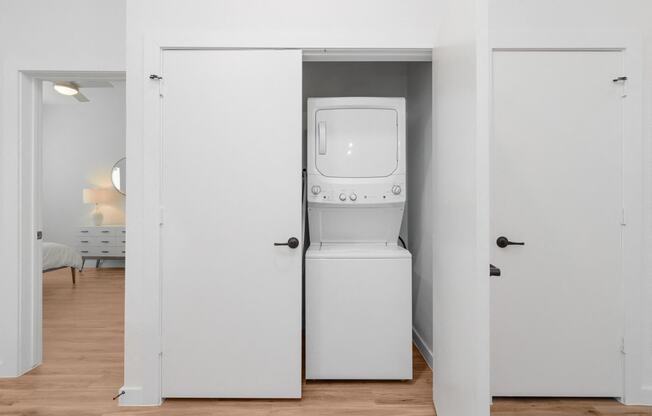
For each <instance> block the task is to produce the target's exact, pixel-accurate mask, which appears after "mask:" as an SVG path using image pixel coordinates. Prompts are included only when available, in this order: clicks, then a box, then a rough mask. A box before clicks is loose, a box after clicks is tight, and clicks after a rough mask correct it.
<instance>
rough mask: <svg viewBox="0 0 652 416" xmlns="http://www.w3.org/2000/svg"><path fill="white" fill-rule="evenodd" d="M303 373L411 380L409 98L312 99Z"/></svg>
mask: <svg viewBox="0 0 652 416" xmlns="http://www.w3.org/2000/svg"><path fill="white" fill-rule="evenodd" d="M307 118H308V120H307V140H308V153H307V159H308V160H307V173H308V201H307V203H308V225H309V231H310V247H309V248H308V250H307V251H306V282H305V289H306V298H305V302H306V378H307V379H399V380H401V379H411V378H412V288H411V280H412V277H411V275H412V260H411V255H410V253H409V251H407V250H406V249H405V248H402V247H400V246H399V245H398V237H399V231H400V229H401V222H402V219H403V214H404V208H405V200H406V191H405V188H406V186H405V184H406V160H405V159H406V151H405V150H406V143H405V141H406V127H405V123H406V120H405V119H406V117H405V99H404V98H375V97H374V98H352V97H344V98H339V97H337V98H310V99H308V111H307Z"/></svg>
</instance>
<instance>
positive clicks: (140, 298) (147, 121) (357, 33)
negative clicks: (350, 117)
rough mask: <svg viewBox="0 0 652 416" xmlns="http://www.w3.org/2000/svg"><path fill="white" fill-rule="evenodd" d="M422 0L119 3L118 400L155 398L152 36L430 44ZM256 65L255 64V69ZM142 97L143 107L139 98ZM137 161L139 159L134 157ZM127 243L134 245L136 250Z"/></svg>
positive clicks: (428, 12) (235, 41) (268, 43)
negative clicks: (123, 212) (122, 43)
mask: <svg viewBox="0 0 652 416" xmlns="http://www.w3.org/2000/svg"><path fill="white" fill-rule="evenodd" d="M438 3H439V1H432V0H401V1H399V0H359V1H355V2H351V1H346V0H335V1H329V2H317V1H311V0H278V1H273V2H270V1H262V0H259V1H255V2H243V1H240V0H218V1H215V0H199V1H194V2H192V7H188V4H187V3H184V4H181V3H179V2H178V1H173V0H162V1H161V0H158V1H155V0H133V1H132V0H130V1H129V2H128V3H127V41H128V48H127V68H128V75H127V84H128V85H129V90H128V91H127V158H128V160H130V166H129V177H130V194H129V195H130V197H129V199H128V200H127V212H128V213H129V224H128V225H127V226H128V234H129V242H130V243H129V246H128V247H127V251H128V260H127V281H126V285H127V286H126V292H127V294H126V327H125V390H126V394H125V395H124V396H122V397H121V403H122V404H155V403H159V402H160V399H161V397H160V387H159V385H160V374H159V370H160V358H159V352H160V334H159V328H160V326H159V315H160V314H159V299H158V297H157V293H159V286H158V270H157V256H158V249H157V244H158V222H157V220H156V218H145V217H143V213H144V212H157V211H158V206H159V202H158V199H157V198H158V197H157V195H156V194H155V193H154V192H153V191H155V190H156V189H157V186H158V177H157V176H156V167H157V166H158V164H157V162H158V161H157V157H156V155H155V154H152V153H151V150H152V149H156V148H157V147H156V146H157V145H156V143H157V140H158V137H157V133H156V127H155V126H156V123H157V121H156V120H157V117H158V115H157V113H156V110H154V109H151V106H150V104H151V105H153V106H154V107H155V106H156V101H153V100H155V99H156V97H157V94H158V84H157V83H156V82H153V81H150V80H148V79H147V75H148V74H150V73H156V72H158V71H160V67H159V62H160V61H159V60H158V52H157V51H156V50H155V44H156V43H162V44H166V45H173V44H176V45H181V44H183V43H186V44H188V42H194V44H195V45H197V44H201V45H204V46H220V45H221V46H231V47H238V46H240V47H244V46H252V47H295V48H302V47H317V48H324V47H326V48H333V47H349V48H355V47H357V48H371V47H383V48H391V47H394V48H420V47H425V48H430V47H432V46H433V44H434V35H435V32H436V28H437V15H436V12H435V11H436V7H437V5H438ZM261 70H264V68H261ZM145 102H147V104H148V105H147V106H146V105H145ZM141 162H142V163H141ZM131 250H142V252H141V253H140V255H139V256H138V258H135V257H133V256H132V257H129V252H130V251H131Z"/></svg>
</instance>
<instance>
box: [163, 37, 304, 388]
mask: <svg viewBox="0 0 652 416" xmlns="http://www.w3.org/2000/svg"><path fill="white" fill-rule="evenodd" d="M163 82H164V83H165V84H164V85H165V93H164V98H163V149H164V154H163V159H164V162H163V195H162V201H163V207H164V225H163V227H162V242H161V244H162V247H161V250H162V309H163V313H162V322H163V324H162V337H163V341H162V342H163V356H162V368H163V375H162V377H163V384H162V389H163V396H164V397H244V398H263V397H270V398H271V397H279V398H280V397H288V398H292V397H300V396H301V257H302V249H301V246H299V247H298V248H294V249H293V248H291V247H289V246H287V245H286V246H275V245H274V243H275V242H287V241H288V239H289V238H290V237H296V238H301V237H302V234H301V206H302V201H301V146H302V142H301V52H300V51H297V50H283V51H280V50H246V51H244V50H169V51H165V52H164V53H163Z"/></svg>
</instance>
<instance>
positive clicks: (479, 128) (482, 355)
mask: <svg viewBox="0 0 652 416" xmlns="http://www.w3.org/2000/svg"><path fill="white" fill-rule="evenodd" d="M486 6H487V5H486V2H484V1H476V0H448V1H447V13H446V14H445V17H444V23H443V24H442V27H441V28H440V32H439V34H438V38H437V47H436V49H435V57H434V62H433V65H434V66H435V70H434V79H433V94H434V108H435V111H434V113H435V114H434V115H435V120H434V130H435V140H434V144H433V155H434V156H433V181H434V210H435V213H436V215H435V221H434V237H433V246H434V259H433V261H434V276H435V279H434V284H433V306H434V317H435V322H434V329H433V341H434V342H433V345H434V350H433V353H434V356H435V359H434V374H435V376H434V381H433V390H434V398H435V407H436V408H437V413H438V414H441V415H456V416H482V415H488V414H489V401H490V397H489V239H488V236H489V194H488V190H489V182H488V178H489V147H488V145H489V141H488V129H489V125H488V114H489V101H488V97H487V89H488V81H489V66H488V59H487V55H488V54H487V47H488V43H487V10H486Z"/></svg>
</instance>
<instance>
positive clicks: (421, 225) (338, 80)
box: [302, 57, 434, 404]
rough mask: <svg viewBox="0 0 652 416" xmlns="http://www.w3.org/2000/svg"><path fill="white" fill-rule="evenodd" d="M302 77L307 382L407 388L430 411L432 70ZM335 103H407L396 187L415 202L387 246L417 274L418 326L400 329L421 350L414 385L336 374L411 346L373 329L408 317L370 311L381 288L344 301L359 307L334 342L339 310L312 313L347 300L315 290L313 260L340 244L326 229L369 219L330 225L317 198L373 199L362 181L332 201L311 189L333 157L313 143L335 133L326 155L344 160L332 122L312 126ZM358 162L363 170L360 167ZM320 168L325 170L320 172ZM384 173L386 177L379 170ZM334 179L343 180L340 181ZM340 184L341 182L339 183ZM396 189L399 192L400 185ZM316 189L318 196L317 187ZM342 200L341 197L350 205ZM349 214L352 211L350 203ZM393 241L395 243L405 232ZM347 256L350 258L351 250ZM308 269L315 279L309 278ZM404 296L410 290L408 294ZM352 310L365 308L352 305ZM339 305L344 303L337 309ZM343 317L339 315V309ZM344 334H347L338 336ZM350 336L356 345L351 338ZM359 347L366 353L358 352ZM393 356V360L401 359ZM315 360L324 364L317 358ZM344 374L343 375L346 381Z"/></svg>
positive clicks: (388, 64)
mask: <svg viewBox="0 0 652 416" xmlns="http://www.w3.org/2000/svg"><path fill="white" fill-rule="evenodd" d="M304 59H305V57H304ZM302 77H303V103H302V106H303V116H302V120H303V168H304V172H306V175H304V189H305V193H306V195H307V199H308V202H307V204H306V207H305V208H306V221H307V223H306V224H305V225H306V226H305V236H304V241H305V244H304V249H305V250H306V256H305V257H307V258H304V276H303V288H304V296H303V300H304V305H303V309H304V314H303V316H304V337H305V338H304V339H305V341H304V349H305V359H304V361H303V362H304V367H305V368H304V374H305V381H304V382H305V383H306V384H307V386H309V388H310V390H315V389H317V390H318V389H319V388H320V386H326V385H331V383H332V382H333V380H335V382H336V383H343V384H344V385H347V386H348V385H354V384H355V383H366V384H370V385H371V386H377V387H378V388H379V389H384V388H387V389H389V390H393V391H394V393H393V394H396V391H397V390H395V389H396V388H399V389H403V388H404V387H405V386H407V387H408V389H404V390H400V391H402V392H403V393H401V400H407V399H408V398H409V397H412V396H413V395H414V397H423V398H424V404H425V403H426V402H427V403H431V397H432V370H431V368H432V328H433V322H432V318H433V312H432V295H433V293H432V290H433V281H432V279H433V264H432V253H433V245H432V232H433V230H432V225H433V216H434V212H433V189H432V187H433V181H432V137H433V136H432V63H431V62H417V61H410V62H408V61H405V62H402V61H366V62H354V61H318V62H315V61H304V62H303V74H302ZM327 97H340V98H342V97H348V98H349V100H348V101H347V100H344V101H342V102H349V103H352V104H350V105H351V106H356V105H358V104H359V103H360V102H362V103H364V102H367V101H365V100H367V99H370V100H368V102H369V103H371V104H372V106H373V105H375V104H373V103H378V102H381V103H382V101H378V100H373V99H375V98H387V99H389V100H387V102H398V103H400V100H399V101H396V100H395V99H397V98H399V99H400V98H402V99H404V105H405V121H404V128H405V148H404V149H405V150H404V151H405V154H399V155H398V156H397V159H400V158H404V159H405V160H404V163H405V176H404V178H401V177H399V178H397V179H396V181H403V180H404V181H405V182H401V185H404V189H403V192H404V194H405V199H404V205H403V207H402V208H401V209H402V218H401V219H400V229H398V227H397V229H396V232H397V233H398V235H397V237H398V238H396V241H388V242H387V245H388V246H389V245H392V244H395V245H396V246H398V247H399V248H405V249H406V250H408V251H409V253H410V254H411V264H410V265H411V273H408V275H410V274H411V276H408V277H409V278H410V279H411V280H410V281H409V295H411V301H409V302H406V303H405V305H404V306H403V307H408V308H411V310H410V311H409V313H408V317H409V319H408V320H409V321H411V322H407V321H408V320H403V321H401V322H399V323H397V325H399V327H397V331H398V332H401V334H402V335H401V337H402V338H400V339H403V340H404V339H406V337H407V338H411V341H412V347H411V348H412V354H411V369H410V370H411V378H409V377H406V378H405V379H401V374H406V373H405V372H402V373H401V372H400V371H399V372H396V371H394V370H393V369H392V368H388V369H387V371H385V370H382V371H375V370H374V369H371V368H369V367H370V366H373V364H372V361H368V362H367V368H365V367H364V364H360V366H359V367H358V368H356V371H357V372H356V371H353V372H351V371H348V370H349V369H348V368H347V367H346V365H343V366H342V367H341V369H340V370H341V371H340V370H333V371H330V372H329V370H330V369H329V368H328V366H329V365H332V364H333V363H336V362H338V361H341V360H343V361H348V362H349V363H351V365H352V366H353V367H356V365H355V363H356V361H360V360H356V359H355V357H356V355H357V356H358V357H362V356H363V355H365V356H366V355H373V354H374V351H375V350H377V349H378V345H379V343H384V342H385V341H387V342H388V343H392V342H403V341H400V340H399V339H397V338H395V337H394V336H393V335H392V334H385V335H384V336H387V338H386V339H385V340H383V338H382V337H380V338H379V337H378V336H377V334H376V335H374V331H376V330H381V331H382V330H383V329H382V328H380V326H378V327H376V328H375V329H374V325H376V324H379V322H375V323H369V325H365V319H371V320H373V319H374V316H376V318H378V317H379V316H381V315H383V314H389V315H386V317H389V316H391V315H392V314H393V312H391V311H390V310H389V309H387V308H393V307H394V308H395V307H399V308H401V306H396V305H394V304H393V303H392V302H391V299H390V298H388V299H389V300H390V302H389V303H392V305H394V306H390V305H389V303H387V302H385V301H383V302H385V303H387V308H383V306H379V305H377V304H376V305H375V306H373V307H377V308H378V309H377V310H375V311H374V310H372V308H373V307H372V306H370V305H371V304H373V302H372V303H369V304H367V303H365V302H368V301H369V298H370V297H374V296H376V295H375V293H376V291H375V289H374V288H373V287H370V286H368V282H369V281H367V282H366V283H365V284H366V285H367V286H364V285H363V286H360V287H359V289H360V291H364V290H365V289H364V287H366V288H367V289H369V293H368V295H367V296H361V297H360V303H356V300H355V298H353V300H352V298H351V297H350V296H348V295H347V299H346V300H343V301H342V302H344V303H343V304H341V305H344V304H345V303H346V302H349V304H348V307H350V308H351V309H350V310H347V311H345V312H344V313H343V315H342V316H348V317H349V318H348V319H343V318H342V316H339V317H333V318H332V319H335V320H336V319H340V320H342V322H331V323H329V324H328V325H329V326H332V328H334V329H333V331H332V332H331V333H329V332H328V330H323V329H324V328H323V327H321V326H320V325H325V324H324V319H331V318H328V316H332V315H333V309H331V310H329V311H327V310H326V309H323V310H321V311H319V310H318V308H317V307H311V305H309V304H308V303H310V302H312V303H313V304H319V306H320V307H321V306H323V304H324V303H325V302H326V301H325V298H324V297H326V296H337V295H333V293H337V288H335V289H334V290H333V291H331V290H330V289H328V288H326V287H325V286H323V285H321V284H320V286H319V288H316V285H315V283H314V279H315V278H314V277H313V276H314V275H315V272H311V271H310V267H311V266H310V258H311V257H312V255H311V250H314V249H315V247H316V246H317V245H319V246H323V245H324V244H330V243H323V242H322V241H327V240H328V239H327V238H324V234H325V231H324V227H329V226H331V227H338V225H334V224H336V223H337V222H338V221H340V225H341V221H344V222H346V221H350V224H347V225H346V227H347V228H352V227H353V228H355V227H356V224H359V222H360V221H364V219H363V218H364V215H363V216H362V217H357V218H349V219H344V217H343V216H341V215H340V216H339V217H336V216H331V217H329V218H326V217H324V216H319V217H318V216H316V215H315V214H314V212H309V210H310V209H311V204H310V201H311V197H312V198H313V199H312V201H317V199H315V197H316V196H317V195H316V194H315V193H314V192H315V191H319V192H320V194H321V195H323V196H321V195H320V197H321V198H323V199H327V198H331V197H333V198H334V199H335V201H333V202H334V203H338V201H337V199H338V197H337V195H338V192H340V191H338V190H336V189H335V188H337V187H338V186H343V188H342V190H343V192H342V194H346V195H345V196H346V198H345V199H344V200H345V201H346V203H348V204H350V205H351V207H352V208H356V207H355V206H354V204H355V203H356V202H360V201H364V199H363V198H365V197H366V194H365V195H363V194H362V193H360V192H357V191H355V190H353V188H355V186H364V185H360V183H359V181H358V182H357V184H356V185H347V186H348V187H349V188H351V190H349V188H347V190H346V191H344V187H346V186H344V185H341V184H340V183H338V184H335V185H333V186H334V188H333V189H332V190H330V189H329V191H330V192H331V193H333V192H334V194H333V195H330V194H327V192H326V191H324V190H322V189H321V188H322V187H323V186H317V188H318V189H311V183H312V182H311V179H310V178H309V176H310V174H311V165H312V172H315V171H316V170H315V169H317V170H319V169H320V168H319V161H317V162H316V163H311V160H310V158H315V157H317V158H321V157H323V156H319V155H317V156H316V155H315V154H313V153H316V152H315V150H317V152H323V151H324V150H325V149H323V148H322V149H312V146H310V145H309V141H311V140H319V137H318V136H319V135H320V134H322V135H323V134H326V132H327V131H328V133H327V134H328V135H329V136H328V137H329V139H328V142H327V143H326V144H325V145H324V146H323V147H324V148H325V147H327V146H333V147H332V151H333V152H335V151H336V146H338V144H337V142H336V141H335V140H336V139H333V140H331V139H332V135H335V134H338V133H339V132H335V130H336V129H338V128H339V127H337V126H335V125H334V124H332V123H331V121H330V120H328V121H326V122H324V123H323V125H320V122H319V120H316V121H315V123H311V122H309V121H308V120H309V118H311V117H313V118H315V114H316V113H315V111H314V108H313V109H312V110H311V105H310V104H309V99H310V100H312V99H320V98H327ZM360 97H362V98H360ZM360 100H362V101H360ZM392 100H394V101H392ZM312 102H313V103H323V102H324V101H319V100H313V101H312ZM326 103H328V101H326ZM356 103H358V104H356ZM355 117H366V115H365V114H363V113H359V114H358V115H357V116H355ZM355 117H353V118H355ZM329 123H331V124H329ZM360 123H361V127H360V129H362V130H363V131H364V130H366V129H365V126H364V123H365V122H364V121H362V122H360ZM372 123H373V122H372ZM318 125H319V127H320V128H321V130H319V131H318V128H317V127H318ZM397 125H398V126H399V129H400V128H401V126H400V122H397ZM329 126H330V130H329ZM369 127H370V129H369V131H373V132H374V133H370V135H371V136H373V135H374V134H376V135H378V134H381V133H379V130H378V129H375V128H373V126H369ZM313 129H314V130H315V132H314V134H311V130H313ZM344 130H345V129H340V131H344ZM343 134H347V133H343ZM348 134H353V133H348ZM363 134H364V133H363ZM374 137H375V136H374ZM374 137H371V140H374ZM345 140H346V141H348V140H349V138H345ZM322 144H323V143H322ZM367 144H368V145H369V147H365V151H368V152H369V155H370V158H371V159H372V160H373V163H374V164H377V163H380V162H381V161H382V155H380V156H379V153H380V152H382V149H381V147H380V145H379V144H375V143H374V142H373V141H372V142H370V143H367ZM359 145H362V146H366V145H365V144H361V143H355V140H353V139H351V142H350V143H348V145H347V146H349V150H347V151H346V152H349V154H350V152H352V151H355V149H356V148H360V146H359ZM356 146H358V147H356ZM374 146H376V147H374ZM399 147H400V145H399ZM329 151H330V150H329ZM399 153H400V151H399ZM367 160H369V159H367ZM355 163H359V160H358V161H357V162H355ZM315 165H317V166H316V168H315ZM333 166H334V165H328V167H327V168H328V169H331V171H330V173H328V172H327V173H326V174H325V176H328V175H331V176H333V173H332V172H333V170H332V168H333ZM379 169H380V168H379ZM380 170H382V169H380ZM380 170H378V172H380ZM322 171H324V172H325V171H326V165H325V162H322ZM374 172H376V171H375V170H374ZM384 174H385V173H383V172H381V173H380V174H377V172H376V173H374V175H375V176H378V175H380V176H382V175H384ZM334 175H335V176H337V174H334ZM370 176H372V175H370ZM306 178H307V179H306ZM326 180H328V179H326ZM347 180H350V179H347ZM373 180H376V181H379V180H381V179H378V178H377V177H376V178H374V179H373ZM335 182H337V180H336V181H335ZM354 182H355V181H354ZM397 183H398V182H397ZM397 183H396V184H397ZM396 184H394V185H393V186H396ZM306 186H307V187H306ZM312 188H314V184H313V187H312ZM338 189H339V188H338ZM389 189H392V186H389V188H388V192H389ZM399 192H400V190H399ZM342 194H340V196H341V195H342ZM349 194H351V195H353V196H354V197H351V195H349ZM358 194H360V195H358ZM370 195H371V194H370ZM379 195H381V194H379ZM395 195H397V194H395ZM387 197H391V193H389V194H388V196H387ZM370 198H371V196H370ZM380 198H382V196H380ZM344 200H343V202H344ZM320 201H321V199H320ZM380 202H383V200H382V199H381V200H380ZM339 206H343V205H342V204H340V205H339ZM313 207H314V206H313ZM338 215H339V214H338ZM372 215H373V214H372ZM392 215H393V214H392ZM387 218H389V217H385V219H378V221H379V224H378V226H379V227H383V224H384V221H385V220H386V219H387ZM311 220H312V221H320V224H319V228H318V230H319V231H318V232H319V233H320V235H319V237H318V238H315V236H314V235H313V236H312V240H311V235H310V234H311V230H313V231H315V230H317V228H316V227H311V225H310V221H311ZM397 225H398V223H397ZM391 235H392V236H393V235H395V233H394V234H391ZM367 237H368V236H363V237H361V238H362V240H364V241H366V240H365V238H367ZM337 239H338V237H337V236H334V237H332V241H337ZM353 239H354V240H355V237H353ZM317 240H319V241H317ZM381 240H382V239H381ZM328 241H331V240H328ZM378 241H380V240H378ZM368 246H369V244H363V245H361V246H347V247H352V248H351V250H353V251H355V250H358V251H360V250H363V249H366V248H368ZM360 247H363V248H360ZM329 249H333V250H338V246H337V244H334V245H333V246H332V247H329ZM343 250H344V251H346V250H348V248H345V249H343ZM322 251H323V250H322ZM345 256H348V254H345ZM360 261H365V260H360ZM363 268H364V266H363ZM306 269H308V270H307V271H306ZM311 273H312V275H311ZM329 273H332V274H333V276H334V275H335V274H340V273H341V272H340V271H336V272H333V271H329ZM363 273H365V272H363ZM373 273H375V272H373ZM379 274H380V273H379ZM390 274H391V272H390ZM352 277H353V278H354V279H355V278H356V277H357V275H356V274H355V273H353V274H352ZM377 277H378V282H383V280H381V278H380V277H381V276H380V275H378V276H377ZM389 278H391V276H389ZM311 279H313V286H312V287H311V281H310V280H311ZM371 279H372V280H370V281H371V282H372V285H373V277H371ZM347 286H348V284H347ZM404 287H406V288H407V286H404ZM343 291H347V292H348V293H350V292H351V287H348V288H346V289H344V288H342V292H343ZM342 292H340V293H342ZM390 296H391V295H390ZM351 302H353V303H355V304H351ZM332 305H333V304H331V306H332ZM335 305H337V304H336V303H335ZM341 305H340V306H341ZM334 309H337V306H336V307H335V308H334ZM383 309H384V310H383ZM402 310H403V309H402ZM325 311H327V312H325ZM406 312H407V311H406ZM399 313H400V312H399ZM311 314H312V316H311ZM317 314H319V318H318V320H315V318H313V317H314V316H315V315H317ZM356 314H360V315H364V317H362V316H361V317H360V318H359V319H358V317H356V316H355V315H356ZM325 317H326V318H325ZM311 318H313V319H311ZM383 319H385V318H383ZM316 322H317V323H316ZM405 325H408V326H411V328H405ZM348 326H352V329H351V328H348ZM349 329H350V330H351V332H348V334H349V335H342V334H347V331H348V330H349ZM406 329H407V330H408V333H406V332H405V330H406ZM336 333H337V335H335V334H336ZM347 337H349V338H350V339H347ZM319 343H324V347H323V348H319V346H317V347H315V345H316V344H319ZM352 343H353V344H358V345H351V344H352ZM347 344H348V345H347ZM333 350H338V352H337V353H336V354H335V355H334V356H332V357H330V358H332V359H331V360H330V361H329V359H328V358H326V355H327V354H329V353H330V352H329V351H333ZM388 353H391V351H390V352H388ZM338 354H339V355H338ZM378 354H380V353H378ZM311 355H312V356H314V357H317V358H315V359H312V357H311ZM381 358H382V357H380V356H379V359H380V360H381V361H383V359H381ZM384 358H387V359H388V360H384V361H393V359H392V358H390V356H387V355H386V356H385V357H384ZM396 360H397V361H400V360H399V357H396ZM379 362H380V361H379ZM358 364H359V363H358ZM317 367H319V368H317ZM338 371H339V372H338ZM338 375H342V376H341V377H338ZM373 390H374V388H372V389H371V390H370V391H373ZM421 393H422V394H421ZM306 395H307V390H306V387H304V399H305V398H306Z"/></svg>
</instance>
